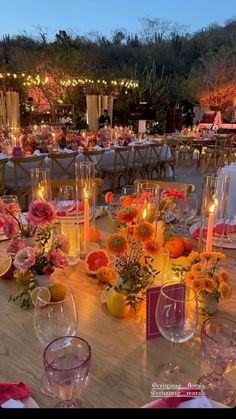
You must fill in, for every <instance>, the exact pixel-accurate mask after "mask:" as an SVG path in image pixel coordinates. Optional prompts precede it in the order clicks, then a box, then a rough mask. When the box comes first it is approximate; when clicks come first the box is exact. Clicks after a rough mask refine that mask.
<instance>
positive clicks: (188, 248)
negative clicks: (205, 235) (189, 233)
mask: <svg viewBox="0 0 236 419" xmlns="http://www.w3.org/2000/svg"><path fill="white" fill-rule="evenodd" d="M181 240H182V241H183V243H184V252H186V253H190V252H191V251H192V250H193V245H192V243H191V241H190V240H189V239H185V238H184V237H181Z"/></svg>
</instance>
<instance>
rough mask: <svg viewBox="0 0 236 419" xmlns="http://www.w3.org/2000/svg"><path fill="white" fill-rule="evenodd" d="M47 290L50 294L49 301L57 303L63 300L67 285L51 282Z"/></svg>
mask: <svg viewBox="0 0 236 419" xmlns="http://www.w3.org/2000/svg"><path fill="white" fill-rule="evenodd" d="M48 289H49V292H50V294H51V300H50V302H51V303H58V302H60V301H63V300H64V299H65V297H66V294H67V287H66V286H65V285H63V284H52V285H50V286H49V288H48Z"/></svg>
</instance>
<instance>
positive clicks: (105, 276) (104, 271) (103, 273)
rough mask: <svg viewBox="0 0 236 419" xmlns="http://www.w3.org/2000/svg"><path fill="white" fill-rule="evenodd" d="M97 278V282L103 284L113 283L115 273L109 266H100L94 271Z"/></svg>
mask: <svg viewBox="0 0 236 419" xmlns="http://www.w3.org/2000/svg"><path fill="white" fill-rule="evenodd" d="M96 276H97V279H98V281H99V282H103V283H104V284H106V283H109V284H114V283H115V275H114V271H113V269H111V268H109V267H108V266H101V268H99V269H98V270H97V273H96Z"/></svg>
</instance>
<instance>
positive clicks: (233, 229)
mask: <svg viewBox="0 0 236 419" xmlns="http://www.w3.org/2000/svg"><path fill="white" fill-rule="evenodd" d="M223 226H224V236H227V234H228V223H226V224H224V225H223V224H222V223H221V224H216V225H215V226H214V227H213V232H214V233H216V234H219V235H221V234H222V232H223ZM230 232H231V233H236V224H230ZM199 233H200V227H197V228H196V229H195V230H194V231H193V232H192V233H191V235H192V237H193V238H197V237H198V236H199ZM202 234H203V237H207V228H204V229H203V233H202Z"/></svg>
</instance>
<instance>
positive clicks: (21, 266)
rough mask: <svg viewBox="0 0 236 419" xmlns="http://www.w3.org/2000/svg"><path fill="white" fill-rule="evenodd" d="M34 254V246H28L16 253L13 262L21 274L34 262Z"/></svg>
mask: <svg viewBox="0 0 236 419" xmlns="http://www.w3.org/2000/svg"><path fill="white" fill-rule="evenodd" d="M35 254H36V248H35V247H28V246H27V247H24V248H23V249H20V250H18V252H17V253H16V255H15V259H14V262H13V263H14V266H15V267H16V268H17V269H18V270H19V271H20V273H21V274H22V275H24V274H26V272H27V271H28V270H29V268H30V267H31V266H33V265H34V264H35Z"/></svg>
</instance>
